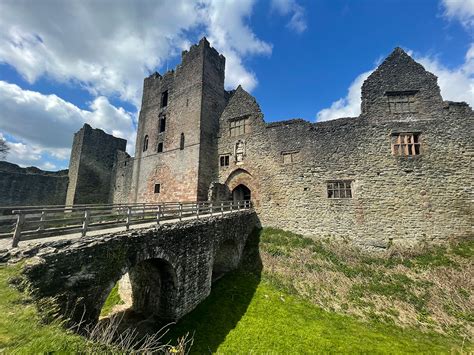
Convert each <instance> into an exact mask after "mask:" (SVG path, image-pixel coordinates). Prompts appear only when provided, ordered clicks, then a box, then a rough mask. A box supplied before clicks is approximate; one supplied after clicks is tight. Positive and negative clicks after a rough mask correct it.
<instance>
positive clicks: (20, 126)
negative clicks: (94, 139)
mask: <svg viewBox="0 0 474 355" xmlns="http://www.w3.org/2000/svg"><path fill="white" fill-rule="evenodd" d="M89 106H90V110H82V109H80V108H78V107H77V106H75V105H73V104H71V103H69V102H66V101H64V100H63V99H61V98H60V97H58V96H56V95H43V94H40V93H38V92H35V91H30V90H23V89H22V88H20V87H19V86H18V85H15V84H10V83H7V82H5V81H0V112H1V117H2V119H1V120H0V131H2V132H4V133H8V134H9V135H11V136H13V137H15V139H16V140H18V141H17V142H8V141H7V144H8V145H9V146H10V152H9V155H8V159H9V160H10V161H13V162H17V163H19V164H21V165H27V164H32V163H34V162H38V161H40V160H41V159H42V158H43V156H44V154H45V153H47V154H49V155H51V156H52V157H54V158H56V159H59V160H64V159H68V158H69V154H70V147H71V145H72V138H73V133H74V132H76V131H77V130H78V129H79V128H81V127H82V125H83V124H84V123H89V124H90V125H91V126H93V127H99V128H101V129H103V130H104V131H106V132H107V133H110V134H114V135H115V136H117V137H121V138H125V139H127V140H128V141H129V143H131V144H132V145H133V143H134V134H135V133H134V128H133V121H132V115H131V114H130V113H129V112H127V111H125V110H124V109H123V108H117V107H115V106H113V105H112V104H110V102H109V101H108V99H107V98H106V97H103V96H99V97H97V98H96V99H95V100H94V101H92V102H91V103H90V105H89ZM130 148H131V147H130ZM43 163H44V161H43ZM50 164H51V163H50ZM50 166H51V165H50Z"/></svg>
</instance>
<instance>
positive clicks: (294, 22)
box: [272, 0, 308, 33]
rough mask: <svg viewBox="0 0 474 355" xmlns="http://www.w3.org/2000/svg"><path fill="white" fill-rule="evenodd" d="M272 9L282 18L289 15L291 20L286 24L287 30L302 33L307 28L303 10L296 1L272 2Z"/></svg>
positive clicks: (274, 0)
mask: <svg viewBox="0 0 474 355" xmlns="http://www.w3.org/2000/svg"><path fill="white" fill-rule="evenodd" d="M272 9H273V10H276V11H277V12H278V13H279V14H280V15H282V16H287V15H291V19H290V21H289V22H288V24H287V27H288V28H289V29H291V30H293V31H295V32H297V33H302V32H304V31H305V30H306V28H307V27H308V26H307V23H306V14H305V9H304V8H303V7H302V6H301V5H300V4H298V3H297V2H296V0H272Z"/></svg>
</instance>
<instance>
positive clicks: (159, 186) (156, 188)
mask: <svg viewBox="0 0 474 355" xmlns="http://www.w3.org/2000/svg"><path fill="white" fill-rule="evenodd" d="M160 191H161V184H155V194H159V193H160Z"/></svg>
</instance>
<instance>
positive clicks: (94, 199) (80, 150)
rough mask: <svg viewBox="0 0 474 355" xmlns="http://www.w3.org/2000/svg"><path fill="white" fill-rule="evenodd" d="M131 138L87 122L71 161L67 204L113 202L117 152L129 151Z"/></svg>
mask: <svg viewBox="0 0 474 355" xmlns="http://www.w3.org/2000/svg"><path fill="white" fill-rule="evenodd" d="M126 144H127V141H126V140H125V139H121V138H116V137H114V136H112V135H110V134H107V133H105V132H104V131H102V130H100V129H93V128H92V127H91V126H89V125H88V124H85V125H84V127H82V128H81V129H80V130H79V131H78V132H77V133H75V134H74V141H73V145H72V150H71V159H70V163H69V185H68V190H67V195H66V204H67V205H74V204H94V203H102V204H103V203H109V202H110V201H111V200H112V199H113V195H112V194H113V190H111V184H112V183H111V181H112V180H113V179H114V177H113V176H112V172H113V167H114V164H115V162H116V160H117V151H122V152H124V151H125V147H126Z"/></svg>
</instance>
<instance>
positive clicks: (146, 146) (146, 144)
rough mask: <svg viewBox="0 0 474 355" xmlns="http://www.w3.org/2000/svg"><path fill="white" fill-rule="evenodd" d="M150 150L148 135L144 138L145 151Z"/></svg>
mask: <svg viewBox="0 0 474 355" xmlns="http://www.w3.org/2000/svg"><path fill="white" fill-rule="evenodd" d="M147 150H148V135H146V136H145V139H144V140H143V151H144V152H146V151H147Z"/></svg>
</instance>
